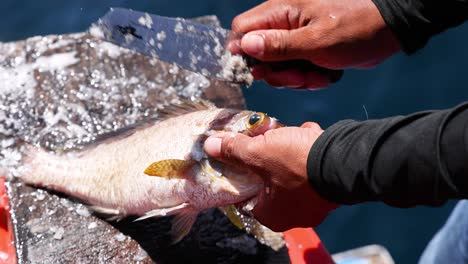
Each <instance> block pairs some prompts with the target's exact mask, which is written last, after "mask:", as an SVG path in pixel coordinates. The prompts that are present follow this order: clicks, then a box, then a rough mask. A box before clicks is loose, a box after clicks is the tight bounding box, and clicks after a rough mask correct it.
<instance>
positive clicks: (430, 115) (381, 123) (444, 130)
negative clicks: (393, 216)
mask: <svg viewBox="0 0 468 264" xmlns="http://www.w3.org/2000/svg"><path fill="white" fill-rule="evenodd" d="M467 124H468V102H467V103H464V104H462V105H459V106H457V107H455V108H452V109H449V110H442V111H426V112H420V113H415V114H412V115H409V116H399V117H392V118H387V119H381V120H368V121H363V122H357V121H352V120H344V121H340V122H338V123H336V124H335V125H333V126H331V127H330V128H328V129H326V130H325V132H324V133H323V134H322V135H321V136H320V137H319V138H318V140H317V141H316V142H315V143H314V145H313V147H312V149H311V151H310V153H309V157H308V160H307V173H308V177H309V181H310V183H311V184H312V186H313V188H314V189H315V190H316V191H317V192H318V193H319V194H320V195H321V196H322V197H324V198H325V199H328V200H330V201H333V202H336V203H340V204H355V203H359V202H365V201H383V202H385V203H387V204H389V205H392V206H397V207H410V206H415V205H433V206H436V205H440V204H442V203H444V202H446V201H447V200H448V199H465V198H468V125H467Z"/></svg>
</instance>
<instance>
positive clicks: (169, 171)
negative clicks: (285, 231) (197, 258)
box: [17, 101, 282, 242]
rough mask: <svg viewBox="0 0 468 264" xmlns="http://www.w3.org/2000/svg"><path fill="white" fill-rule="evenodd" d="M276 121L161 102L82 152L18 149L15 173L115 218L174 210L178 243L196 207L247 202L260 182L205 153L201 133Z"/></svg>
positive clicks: (255, 131)
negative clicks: (140, 120)
mask: <svg viewBox="0 0 468 264" xmlns="http://www.w3.org/2000/svg"><path fill="white" fill-rule="evenodd" d="M280 126H282V125H281V124H280V123H279V122H277V120H276V119H274V118H270V117H268V116H267V115H265V114H263V113H257V112H251V111H241V110H233V109H220V108H216V107H215V106H213V105H212V104H210V103H208V102H204V101H201V102H199V103H193V102H184V103H182V104H179V105H173V106H169V107H167V108H165V110H164V111H162V113H161V115H160V116H159V117H158V118H157V120H155V121H154V122H153V123H151V124H149V123H146V124H145V125H141V126H136V127H135V128H133V129H130V130H127V131H125V132H122V133H117V134H115V135H113V136H110V137H107V138H106V139H103V140H100V141H97V142H95V144H93V146H92V147H89V148H87V149H84V150H82V151H76V152H70V153H66V154H61V155H58V154H54V153H48V152H46V151H44V150H41V149H38V148H35V147H31V146H28V147H25V150H24V151H25V153H26V155H25V156H26V158H24V160H23V164H22V165H21V167H20V168H18V170H17V173H18V176H19V177H20V178H21V180H22V181H24V182H26V183H28V184H32V185H36V186H42V187H45V188H48V189H53V190H56V191H59V192H63V193H66V194H68V195H71V196H74V197H77V198H79V199H81V200H83V201H85V202H87V203H89V204H90V205H92V208H93V209H94V210H96V211H98V212H101V213H106V214H111V215H114V216H115V217H125V216H128V215H136V216H141V217H140V218H139V219H145V218H148V217H158V216H168V215H175V218H174V220H173V225H172V230H171V232H172V236H173V240H174V241H173V242H178V241H179V240H181V239H182V238H183V237H184V236H185V235H186V234H187V233H188V232H189V231H190V228H191V226H192V225H193V223H194V222H195V220H196V217H197V215H198V213H199V212H200V211H203V210H205V209H209V208H213V207H223V206H227V205H232V204H236V203H239V202H243V201H246V200H249V199H251V198H253V197H255V196H256V195H257V194H258V193H259V191H260V190H261V189H262V188H263V182H262V180H261V179H260V177H258V176H257V175H255V174H253V173H252V172H249V171H242V170H240V169H238V168H232V167H230V166H228V165H226V164H222V163H220V162H217V161H214V160H212V159H210V158H208V157H207V156H206V154H205V153H204V152H203V142H204V140H205V139H206V137H207V134H210V133H212V132H215V131H233V132H240V133H244V134H247V135H250V136H255V135H259V134H263V133H264V132H265V131H267V130H269V129H274V128H277V127H280ZM150 176H153V177H150Z"/></svg>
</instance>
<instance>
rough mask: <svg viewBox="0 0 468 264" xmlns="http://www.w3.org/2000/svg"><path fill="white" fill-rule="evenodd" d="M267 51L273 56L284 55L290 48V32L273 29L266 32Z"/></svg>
mask: <svg viewBox="0 0 468 264" xmlns="http://www.w3.org/2000/svg"><path fill="white" fill-rule="evenodd" d="M267 43H269V53H270V55H271V56H274V57H285V56H287V55H288V52H289V50H290V48H289V43H290V34H289V31H288V30H274V31H272V32H271V33H270V34H268V39H267Z"/></svg>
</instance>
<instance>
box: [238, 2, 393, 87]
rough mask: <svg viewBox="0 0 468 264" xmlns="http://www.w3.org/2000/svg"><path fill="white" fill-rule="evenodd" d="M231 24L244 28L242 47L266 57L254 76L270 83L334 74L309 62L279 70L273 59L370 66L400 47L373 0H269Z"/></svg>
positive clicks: (294, 83)
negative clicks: (315, 68)
mask: <svg viewBox="0 0 468 264" xmlns="http://www.w3.org/2000/svg"><path fill="white" fill-rule="evenodd" d="M232 29H233V30H235V31H237V32H242V33H246V35H244V37H243V38H242V40H241V42H240V44H239V45H240V47H241V49H242V51H243V52H245V53H246V54H248V55H250V56H252V57H254V58H257V59H259V60H260V61H262V62H263V63H261V64H258V65H256V66H255V67H254V69H253V74H254V77H255V79H257V80H260V79H263V80H265V81H266V82H267V83H268V84H270V85H271V86H286V87H292V88H298V89H303V88H320V87H325V86H327V85H329V84H330V80H329V79H328V78H327V77H326V76H324V75H322V74H320V72H317V71H316V70H314V69H313V68H311V67H307V66H304V65H301V66H300V67H295V66H294V64H291V65H290V67H289V68H281V69H280V70H276V69H274V68H272V67H270V64H269V62H278V61H290V60H307V61H309V62H311V63H313V64H315V65H318V66H321V67H324V68H329V69H345V68H369V67H373V66H375V65H377V64H378V63H380V62H382V61H383V60H385V59H386V58H388V57H390V56H391V55H393V54H394V53H396V52H398V51H399V50H400V49H401V48H400V45H399V43H398V41H397V40H396V39H395V37H394V36H393V34H392V32H391V31H390V29H389V28H388V27H387V26H386V24H385V22H384V20H383V18H382V16H381V15H380V13H379V11H378V9H377V8H376V6H375V5H374V4H373V2H372V1H371V0H269V1H265V2H263V3H262V4H260V5H258V6H257V7H254V8H252V9H251V10H248V11H246V12H244V13H242V14H240V15H238V16H237V17H235V18H234V20H233V22H232Z"/></svg>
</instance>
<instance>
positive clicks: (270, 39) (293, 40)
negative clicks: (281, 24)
mask: <svg viewBox="0 0 468 264" xmlns="http://www.w3.org/2000/svg"><path fill="white" fill-rule="evenodd" d="M308 30H309V29H307V28H298V29H292V30H287V29H268V30H257V31H251V32H249V33H247V34H246V35H245V36H244V37H242V40H241V48H242V50H243V51H244V52H245V53H246V54H248V55H250V56H252V57H254V58H256V59H259V60H261V61H270V62H271V61H287V60H296V59H305V58H307V56H308V53H310V51H311V50H313V49H314V47H312V45H313V42H310V41H307V40H306V39H305V37H306V36H308V35H309V36H310V34H309V33H308V32H306V31H308Z"/></svg>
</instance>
